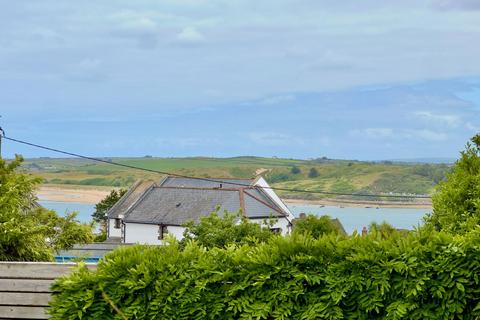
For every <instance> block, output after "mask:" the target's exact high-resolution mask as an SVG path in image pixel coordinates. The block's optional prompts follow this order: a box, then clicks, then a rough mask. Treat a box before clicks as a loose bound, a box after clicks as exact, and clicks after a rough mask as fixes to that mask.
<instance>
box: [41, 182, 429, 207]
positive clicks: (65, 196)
mask: <svg viewBox="0 0 480 320" xmlns="http://www.w3.org/2000/svg"><path fill="white" fill-rule="evenodd" d="M114 189H117V188H115V187H101V186H77V185H42V186H41V187H40V188H39V189H38V191H37V197H38V198H39V200H40V201H56V202H68V203H81V204H97V203H98V202H100V201H101V200H102V199H104V198H105V197H106V196H107V195H108V194H109V193H110V191H111V190H114ZM283 201H284V202H285V203H286V204H287V205H323V206H332V207H348V208H365V207H371V208H376V207H379V208H407V209H430V208H431V207H432V204H431V202H429V201H422V202H391V201H381V202H380V201H365V200H364V201H349V200H344V199H323V200H303V199H283Z"/></svg>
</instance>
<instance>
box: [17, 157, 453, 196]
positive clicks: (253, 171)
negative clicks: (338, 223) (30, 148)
mask: <svg viewBox="0 0 480 320" xmlns="http://www.w3.org/2000/svg"><path fill="white" fill-rule="evenodd" d="M105 160H111V161H115V162H119V163H122V164H126V165H131V166H137V167H142V168H146V169H153V170H159V171H164V172H172V173H178V174H183V175H191V176H196V177H225V178H227V177H228V178H251V177H255V176H256V175H257V174H262V175H263V176H264V177H265V178H266V179H267V181H268V182H269V183H271V184H272V185H273V186H277V187H282V188H290V189H292V188H294V189H306V190H318V191H330V192H340V193H394V194H404V193H407V194H429V193H431V192H432V191H433V188H434V186H435V185H436V184H437V183H438V182H439V181H441V180H442V179H443V178H444V176H445V174H446V173H447V172H448V170H449V168H450V166H449V165H445V164H405V163H394V162H390V161H384V162H361V161H345V160H329V159H326V158H322V159H316V160H295V159H278V158H260V157H235V158H204V157H194V158H152V157H144V158H109V159H105ZM24 167H25V169H26V170H28V171H31V172H33V173H35V174H38V175H39V176H41V177H43V178H44V179H45V183H47V184H69V185H89V186H115V187H128V186H129V185H131V184H132V183H133V182H134V181H135V180H137V179H160V178H161V175H159V174H155V173H149V172H144V171H140V170H134V169H128V168H122V167H118V166H113V165H109V164H106V163H97V162H92V161H88V160H81V159H53V158H39V159H29V160H27V161H26V162H25V166H24ZM279 193H280V194H281V196H283V197H287V198H299V199H319V198H321V197H322V196H321V195H313V194H304V193H294V192H284V191H283V192H279Z"/></svg>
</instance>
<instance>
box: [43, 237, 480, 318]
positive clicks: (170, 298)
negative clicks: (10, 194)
mask: <svg viewBox="0 0 480 320" xmlns="http://www.w3.org/2000/svg"><path fill="white" fill-rule="evenodd" d="M479 244H480V232H479V231H472V232H470V233H468V234H466V235H464V236H451V235H447V234H444V233H439V232H433V231H432V232H427V231H426V230H420V231H418V232H412V233H410V234H408V235H403V236H400V235H395V236H394V237H393V238H389V239H386V240H384V239H383V240H382V236H381V235H380V234H376V233H375V232H373V234H370V235H368V236H366V237H361V236H353V237H349V238H336V237H335V236H333V235H330V236H324V237H321V238H319V239H317V240H315V239H312V238H310V237H308V236H300V235H297V236H292V237H287V238H282V237H274V238H273V239H271V240H270V241H269V242H268V243H264V244H259V245H258V246H254V247H252V246H243V247H228V248H227V249H211V250H207V249H205V248H202V247H199V246H198V245H196V244H195V243H190V244H188V245H187V246H186V248H185V249H184V250H181V249H180V247H179V246H178V245H177V244H172V245H169V246H165V247H148V246H135V247H128V248H122V249H119V250H116V251H115V252H113V253H112V254H110V255H108V256H107V258H106V259H105V260H104V261H102V262H101V263H100V264H99V265H98V270H97V271H96V272H90V271H88V270H86V269H85V268H81V269H80V270H79V271H77V272H76V273H74V274H72V275H70V276H68V277H65V278H61V279H59V280H58V281H57V282H56V283H55V284H54V286H53V288H54V290H55V291H56V293H55V294H54V297H53V300H52V302H51V309H50V312H51V315H52V316H53V319H436V320H437V319H478V317H480V304H479V301H480V286H479V282H480V279H479V277H480V247H479Z"/></svg>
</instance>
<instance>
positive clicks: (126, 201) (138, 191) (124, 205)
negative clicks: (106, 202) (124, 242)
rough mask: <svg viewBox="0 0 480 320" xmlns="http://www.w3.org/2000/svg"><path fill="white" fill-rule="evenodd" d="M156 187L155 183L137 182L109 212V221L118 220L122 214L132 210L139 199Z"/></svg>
mask: <svg viewBox="0 0 480 320" xmlns="http://www.w3.org/2000/svg"><path fill="white" fill-rule="evenodd" d="M154 185H155V183H154V182H153V181H137V182H136V183H135V184H134V185H133V186H132V187H131V188H130V190H128V191H127V193H126V194H124V195H123V197H122V198H120V200H118V202H117V203H116V204H115V205H114V206H113V207H112V208H110V210H108V212H107V216H108V218H109V219H115V218H118V216H119V215H120V214H123V215H125V213H126V212H127V211H128V209H130V208H131V207H132V206H133V205H134V204H135V203H136V202H137V201H138V199H139V198H140V197H141V196H142V195H143V194H144V193H145V192H146V191H147V190H148V189H149V188H152V187H153V186H154Z"/></svg>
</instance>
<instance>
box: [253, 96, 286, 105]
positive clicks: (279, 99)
mask: <svg viewBox="0 0 480 320" xmlns="http://www.w3.org/2000/svg"><path fill="white" fill-rule="evenodd" d="M293 100H295V96H294V95H293V94H284V95H279V96H272V97H268V98H265V99H262V100H260V101H259V102H258V103H257V104H261V105H276V104H280V103H283V102H289V101H293Z"/></svg>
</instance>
